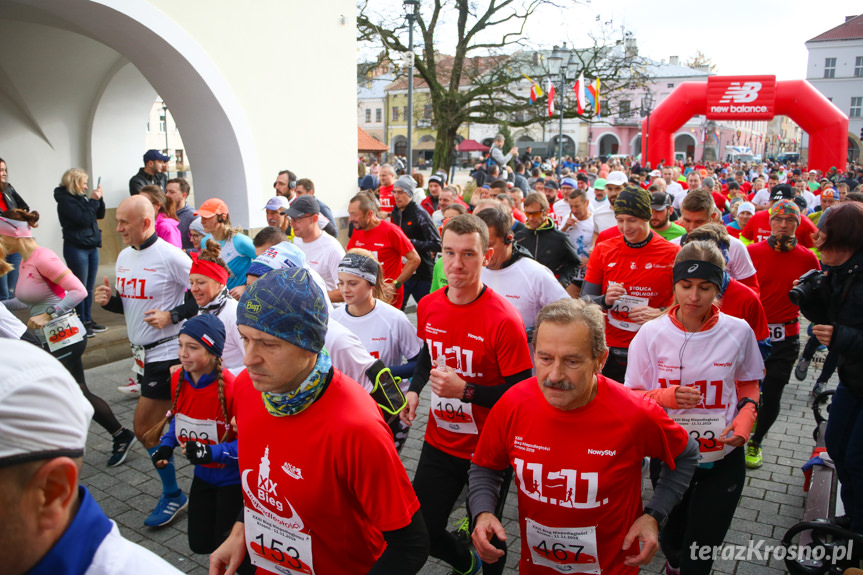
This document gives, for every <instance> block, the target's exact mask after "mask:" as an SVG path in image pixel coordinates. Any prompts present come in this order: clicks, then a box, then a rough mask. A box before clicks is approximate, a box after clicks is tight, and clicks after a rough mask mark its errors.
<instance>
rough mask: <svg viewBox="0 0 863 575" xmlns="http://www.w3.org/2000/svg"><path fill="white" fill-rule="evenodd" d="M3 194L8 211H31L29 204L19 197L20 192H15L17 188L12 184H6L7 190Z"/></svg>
mask: <svg viewBox="0 0 863 575" xmlns="http://www.w3.org/2000/svg"><path fill="white" fill-rule="evenodd" d="M0 193H2V194H3V201H4V202H6V209H7V210H17V209H21V210H27V211H28V212H29V211H30V206H28V205H27V202H25V201H24V198H22V197H21V196H19V195H18V192H16V191H15V188H13V187H12V184H6V189H5V190H2V191H0Z"/></svg>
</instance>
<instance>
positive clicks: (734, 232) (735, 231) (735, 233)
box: [725, 226, 740, 240]
mask: <svg viewBox="0 0 863 575" xmlns="http://www.w3.org/2000/svg"><path fill="white" fill-rule="evenodd" d="M725 231H726V232H728V235H729V236H731V237H732V238H737V239H738V240H739V239H740V228H732V227H731V226H725Z"/></svg>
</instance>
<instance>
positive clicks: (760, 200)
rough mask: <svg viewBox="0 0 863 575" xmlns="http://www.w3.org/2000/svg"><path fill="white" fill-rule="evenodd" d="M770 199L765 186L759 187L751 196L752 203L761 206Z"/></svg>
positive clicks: (768, 191)
mask: <svg viewBox="0 0 863 575" xmlns="http://www.w3.org/2000/svg"><path fill="white" fill-rule="evenodd" d="M769 201H770V190H768V189H767V188H761V189H760V190H758V191H757V192H755V195H754V196H752V203H753V204H755V206H756V207H758V206H763V205H764V204H766V203H768V202H769Z"/></svg>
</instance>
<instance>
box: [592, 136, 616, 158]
mask: <svg viewBox="0 0 863 575" xmlns="http://www.w3.org/2000/svg"><path fill="white" fill-rule="evenodd" d="M597 141H598V142H599V145H598V150H599V154H598V155H600V156H610V155H612V154H619V153H620V138H618V137H617V134H612V133H611V132H607V133H605V134H603V135H601V136H600V137H599V140H597Z"/></svg>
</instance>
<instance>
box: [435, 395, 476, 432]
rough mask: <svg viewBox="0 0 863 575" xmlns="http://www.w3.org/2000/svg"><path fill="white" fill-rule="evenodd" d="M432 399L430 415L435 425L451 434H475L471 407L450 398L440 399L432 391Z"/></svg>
mask: <svg viewBox="0 0 863 575" xmlns="http://www.w3.org/2000/svg"><path fill="white" fill-rule="evenodd" d="M431 398H432V407H431V409H432V415H434V419H435V423H437V426H438V427H440V428H441V429H445V430H447V431H451V432H453V433H472V434H476V433H477V432H478V431H477V427H476V421H475V420H474V418H473V405H472V404H470V403H464V402H463V401H461V400H459V399H454V398H451V397H440V396H438V394H436V393H435V392H434V391H432V394H431Z"/></svg>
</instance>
